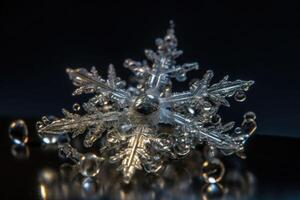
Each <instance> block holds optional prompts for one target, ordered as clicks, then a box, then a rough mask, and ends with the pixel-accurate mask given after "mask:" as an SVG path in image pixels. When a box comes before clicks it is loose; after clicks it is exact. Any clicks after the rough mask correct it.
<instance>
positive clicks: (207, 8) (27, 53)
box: [0, 0, 300, 137]
mask: <svg viewBox="0 0 300 200" xmlns="http://www.w3.org/2000/svg"><path fill="white" fill-rule="evenodd" d="M295 2H296V1H295ZM0 6H1V10H0V14H1V15H0V16H1V18H0V23H1V26H0V28H1V32H0V48H1V54H0V55H1V56H0V69H1V71H0V117H1V118H9V119H15V118H33V119H36V118H39V117H41V116H42V115H44V114H55V115H59V114H60V109H61V108H62V107H66V108H68V109H71V107H72V104H73V103H74V102H76V101H80V99H79V98H78V97H71V92H72V90H73V86H72V85H71V82H70V81H69V80H68V77H67V76H66V74H65V68H66V67H86V68H90V67H91V66H94V65H95V66H96V67H97V69H98V70H99V71H100V73H101V74H104V75H105V74H106V68H107V66H108V64H109V63H113V64H114V65H115V66H116V68H117V72H118V74H119V75H120V76H121V77H122V78H123V79H125V80H126V79H127V78H128V75H129V74H128V71H126V70H125V69H123V67H122V63H123V61H124V59H126V58H128V57H129V58H133V59H136V60H142V59H144V57H143V49H145V48H154V39H155V38H156V37H159V36H163V35H164V34H165V32H166V29H167V28H168V22H169V20H171V19H173V20H174V21H175V23H176V32H177V36H178V39H179V48H181V49H183V50H184V52H185V53H184V55H183V56H182V57H181V58H180V60H179V61H180V63H183V62H192V61H197V62H199V64H200V66H201V69H200V70H199V71H198V72H197V73H195V72H193V73H190V76H189V77H190V78H192V77H201V76H202V75H203V73H204V71H205V70H207V69H213V70H214V72H215V79H214V80H215V81H218V80H219V79H220V78H222V77H223V76H224V75H226V74H229V75H230V76H231V78H232V79H238V78H240V79H245V80H248V79H252V80H255V81H256V85H255V86H254V87H253V88H252V89H251V90H250V91H249V93H248V99H247V101H246V103H244V104H237V103H234V102H233V103H232V108H231V109H224V110H223V112H224V113H227V111H228V112H229V111H230V112H231V113H233V114H232V115H233V116H234V117H233V120H239V119H240V118H241V115H242V113H243V112H245V111H248V110H253V111H255V112H256V113H257V116H258V125H259V129H258V134H267V135H283V136H296V137H297V136H300V135H299V133H298V119H299V118H298V115H299V111H300V107H299V100H298V99H299V95H300V92H299V88H298V86H299V81H298V76H299V75H298V74H299V72H298V71H299V70H298V68H299V64H300V61H299V50H300V47H299V46H300V37H299V36H300V20H299V16H300V12H299V6H298V5H297V4H296V3H293V1H280V2H274V1H230V2H228V1H226V3H224V2H223V3H221V2H217V1H214V0H210V1H184V3H176V2H175V1H161V2H153V1H142V3H137V4H133V3H129V2H128V1H122V3H113V4H111V5H108V4H104V1H74V0H72V1H61V2H59V3H54V2H53V1H36V2H33V1H24V2H22V1H20V2H14V1H10V0H6V1H1V3H0Z"/></svg>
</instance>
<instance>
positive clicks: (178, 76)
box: [176, 73, 186, 82]
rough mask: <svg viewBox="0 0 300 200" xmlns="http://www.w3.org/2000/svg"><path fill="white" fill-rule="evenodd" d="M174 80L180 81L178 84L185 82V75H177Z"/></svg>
mask: <svg viewBox="0 0 300 200" xmlns="http://www.w3.org/2000/svg"><path fill="white" fill-rule="evenodd" d="M176 80H177V81H180V82H182V81H185V80H186V75H185V73H182V74H178V75H177V76H176Z"/></svg>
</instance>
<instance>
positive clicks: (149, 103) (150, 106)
mask: <svg viewBox="0 0 300 200" xmlns="http://www.w3.org/2000/svg"><path fill="white" fill-rule="evenodd" d="M134 109H135V110H136V111H137V112H138V113H141V114H143V115H150V114H152V113H154V112H156V111H157V110H158V109H159V100H158V99H157V98H155V97H154V96H152V95H147V94H145V95H142V96H140V97H138V98H137V99H136V101H135V103H134Z"/></svg>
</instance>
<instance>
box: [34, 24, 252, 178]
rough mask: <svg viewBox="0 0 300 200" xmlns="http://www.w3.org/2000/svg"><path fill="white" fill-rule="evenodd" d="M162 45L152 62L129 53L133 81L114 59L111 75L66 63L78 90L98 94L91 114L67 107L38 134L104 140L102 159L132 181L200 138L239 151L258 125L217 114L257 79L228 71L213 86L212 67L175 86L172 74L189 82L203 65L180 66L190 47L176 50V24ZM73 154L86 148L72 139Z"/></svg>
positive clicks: (88, 142)
mask: <svg viewBox="0 0 300 200" xmlns="http://www.w3.org/2000/svg"><path fill="white" fill-rule="evenodd" d="M155 43H156V45H157V50H156V51H153V50H145V55H146V58H147V60H148V61H143V62H138V61H134V60H131V59H127V60H125V62H124V67H125V68H128V69H129V70H131V71H132V72H133V75H134V76H133V77H132V78H131V82H132V84H131V85H130V86H128V87H127V86H126V82H125V81H123V80H121V79H120V78H119V77H117V75H116V72H115V68H114V67H113V65H109V68H108V76H107V79H104V78H102V77H101V76H100V75H99V74H98V72H97V70H96V69H95V68H94V67H92V69H91V70H90V71H88V70H86V69H84V68H79V69H67V70H66V71H67V73H68V75H69V77H70V79H71V80H72V81H73V84H74V85H75V86H76V87H77V89H76V90H75V91H74V92H73V95H81V94H89V93H92V94H94V97H92V98H91V99H90V100H89V101H88V102H86V103H84V104H83V105H82V108H83V110H84V111H85V114H84V115H80V114H79V113H78V111H79V107H80V105H78V104H76V105H74V106H73V108H74V110H75V111H76V112H74V113H71V112H69V111H67V110H65V109H63V114H64V117H63V118H61V119H57V118H56V119H53V120H49V119H48V118H47V117H43V120H42V122H38V124H37V126H38V133H39V134H40V135H41V136H43V135H47V134H56V135H61V134H65V133H68V134H69V133H71V134H72V138H75V137H77V136H79V135H82V134H85V138H84V141H83V144H84V146H85V147H86V148H90V147H92V146H93V145H94V144H95V142H96V141H98V140H101V141H102V142H101V143H97V145H99V144H100V145H101V146H100V147H97V148H99V150H100V151H99V152H98V154H97V156H96V157H97V158H99V159H100V160H101V161H103V160H104V161H109V162H111V163H116V164H117V165H119V167H118V170H120V171H122V174H123V176H124V180H125V182H127V183H128V182H130V180H131V178H132V177H133V175H134V174H135V172H136V170H140V169H144V170H145V171H146V172H149V173H155V172H158V171H159V170H160V169H161V168H163V166H164V163H165V162H166V161H167V160H169V159H176V158H179V157H182V156H184V155H187V154H189V153H190V152H191V150H193V149H194V148H195V146H196V145H199V144H204V143H205V144H207V145H208V146H209V147H210V149H213V150H216V149H218V150H219V151H220V152H223V153H224V154H225V155H230V154H233V153H240V152H241V151H242V150H243V148H244V143H245V141H246V140H247V138H248V137H249V136H250V134H251V133H252V132H253V131H250V132H249V131H248V132H247V131H245V130H244V129H243V128H240V127H237V128H235V129H234V131H230V130H232V128H233V127H234V123H233V122H229V123H226V124H223V123H222V122H221V118H220V116H219V115H218V114H217V113H218V110H219V107H220V106H222V105H223V106H227V107H228V106H229V102H228V101H227V99H226V98H227V97H232V96H234V97H235V99H236V100H237V101H243V100H244V99H245V94H244V92H245V91H247V90H248V89H249V87H250V86H251V85H253V83H254V81H242V80H236V81H229V80H228V76H225V77H224V78H223V79H222V80H221V81H220V82H218V83H214V84H211V80H212V78H213V72H212V71H211V70H208V71H207V72H206V73H205V74H204V76H203V78H202V79H201V80H196V81H193V82H191V83H190V87H189V90H188V91H186V92H178V93H174V92H172V80H173V79H176V80H177V81H185V80H186V73H187V72H189V71H192V70H197V69H198V64H197V63H185V64H183V65H179V64H177V63H176V59H177V58H178V57H179V56H180V55H181V54H182V53H183V52H182V51H181V50H178V49H177V38H176V37H175V34H174V25H173V23H171V26H170V28H169V29H168V31H167V34H166V36H165V37H164V38H158V39H156V41H155ZM59 148H60V150H61V151H62V152H63V153H64V154H65V156H66V157H68V158H71V159H72V160H73V161H75V162H81V160H82V157H84V156H85V154H82V153H79V152H78V151H77V150H76V148H75V147H72V146H71V144H70V143H63V145H59Z"/></svg>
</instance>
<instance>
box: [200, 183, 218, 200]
mask: <svg viewBox="0 0 300 200" xmlns="http://www.w3.org/2000/svg"><path fill="white" fill-rule="evenodd" d="M223 195H224V189H223V187H222V185H220V184H218V183H216V184H206V185H204V186H203V188H202V193H201V197H202V198H201V199H203V200H215V199H222V197H223Z"/></svg>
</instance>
